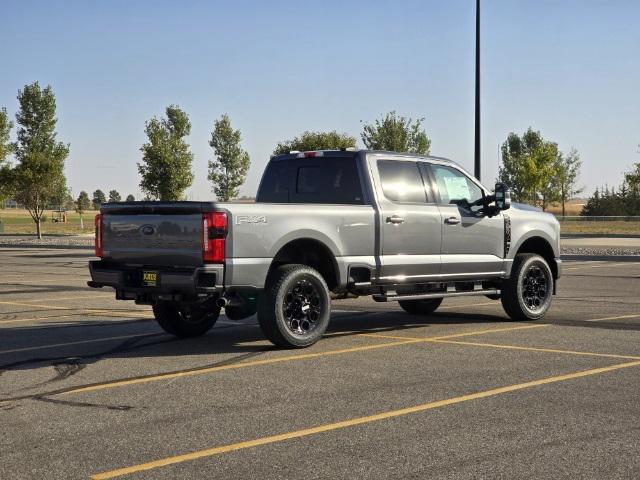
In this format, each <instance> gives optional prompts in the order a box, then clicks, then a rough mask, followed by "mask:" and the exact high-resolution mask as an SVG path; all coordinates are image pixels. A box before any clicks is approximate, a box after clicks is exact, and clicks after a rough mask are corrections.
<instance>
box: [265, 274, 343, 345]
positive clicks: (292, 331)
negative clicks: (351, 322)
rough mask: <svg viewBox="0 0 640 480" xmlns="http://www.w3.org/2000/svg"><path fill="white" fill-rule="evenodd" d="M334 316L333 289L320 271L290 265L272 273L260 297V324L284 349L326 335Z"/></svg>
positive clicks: (312, 341)
mask: <svg viewBox="0 0 640 480" xmlns="http://www.w3.org/2000/svg"><path fill="white" fill-rule="evenodd" d="M296 289H297V290H296ZM305 309H306V310H305ZM330 317H331V298H330V294H329V288H328V287H327V284H326V282H325V281H324V279H323V278H322V275H320V273H318V271H317V270H314V269H313V268H311V267H308V266H306V265H298V264H290V265H283V266H281V267H277V268H276V269H274V270H273V271H272V272H271V273H270V274H269V275H268V277H267V282H266V285H265V289H264V292H263V294H262V295H260V298H259V300H258V323H259V324H260V328H261V329H262V332H263V333H264V335H265V336H266V337H267V338H268V339H269V341H270V342H271V343H273V344H274V345H277V346H278V347H282V348H304V347H308V346H310V345H313V344H314V343H316V342H317V341H318V340H320V338H322V335H323V334H324V332H325V331H326V329H327V326H328V325H329V319H330Z"/></svg>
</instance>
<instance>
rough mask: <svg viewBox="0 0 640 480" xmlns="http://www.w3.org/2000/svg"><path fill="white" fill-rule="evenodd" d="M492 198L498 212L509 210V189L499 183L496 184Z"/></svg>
mask: <svg viewBox="0 0 640 480" xmlns="http://www.w3.org/2000/svg"><path fill="white" fill-rule="evenodd" d="M494 196H495V199H496V200H495V201H496V208H497V209H498V210H509V207H511V192H509V187H507V186H506V185H505V184H504V183H501V182H498V183H496V188H495V193H494Z"/></svg>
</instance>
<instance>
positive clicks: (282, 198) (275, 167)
mask: <svg viewBox="0 0 640 480" xmlns="http://www.w3.org/2000/svg"><path fill="white" fill-rule="evenodd" d="M257 201H258V202H270V203H324V204H343V205H345V204H346V205H362V204H363V203H364V198H363V194H362V185H361V183H360V176H359V175H358V168H357V165H356V159H355V158H354V157H316V158H300V159H290V160H281V161H275V162H271V163H270V164H269V166H268V167H267V170H266V172H265V174H264V178H263V179H262V183H261V185H260V191H259V192H258V198H257Z"/></svg>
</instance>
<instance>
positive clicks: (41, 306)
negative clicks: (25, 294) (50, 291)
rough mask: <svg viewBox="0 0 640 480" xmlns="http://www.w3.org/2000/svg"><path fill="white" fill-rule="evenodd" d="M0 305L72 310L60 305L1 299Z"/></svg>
mask: <svg viewBox="0 0 640 480" xmlns="http://www.w3.org/2000/svg"><path fill="white" fill-rule="evenodd" d="M0 305H13V306H17V307H35V308H51V309H53V310H72V309H70V308H69V307H60V306H58V305H34V304H33V303H24V302H7V301H2V302H0Z"/></svg>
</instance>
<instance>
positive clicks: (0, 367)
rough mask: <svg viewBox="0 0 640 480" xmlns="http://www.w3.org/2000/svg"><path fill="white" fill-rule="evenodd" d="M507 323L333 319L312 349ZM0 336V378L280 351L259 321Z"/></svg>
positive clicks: (105, 324)
mask: <svg viewBox="0 0 640 480" xmlns="http://www.w3.org/2000/svg"><path fill="white" fill-rule="evenodd" d="M221 318H222V319H224V317H221ZM503 320H504V317H499V316H496V315H480V314H467V313H466V314H458V313H454V312H447V313H436V314H433V315H430V316H425V317H423V316H417V315H409V314H406V313H403V312H395V311H392V312H357V313H354V314H351V313H347V314H335V315H334V316H333V318H332V320H331V323H330V325H329V329H328V331H327V336H325V337H324V338H323V339H322V340H321V341H320V342H319V343H318V344H317V346H316V347H314V348H325V347H328V348H331V343H332V340H333V339H336V338H345V337H355V336H358V335H360V334H363V333H385V332H387V333H389V332H393V333H394V334H400V335H401V334H402V333H403V332H410V331H412V330H414V329H417V328H420V329H424V328H425V327H428V326H429V325H460V324H484V323H495V322H501V321H503ZM0 335H1V337H0V339H1V340H2V341H1V345H2V346H1V347H0V375H2V373H3V372H5V371H7V370H30V369H39V368H43V367H47V366H52V365H56V364H60V363H64V362H72V363H74V364H80V363H81V364H82V365H84V366H85V367H86V366H87V365H90V364H93V363H97V362H100V361H102V360H107V359H112V358H128V359H134V358H136V357H139V358H148V357H195V356H207V355H214V356H218V355H238V356H240V357H244V356H246V355H252V354H262V353H265V352H269V351H277V350H281V349H279V348H278V347H275V346H273V345H271V344H270V343H269V342H268V341H267V340H266V339H265V337H264V336H263V334H262V332H261V330H260V328H259V325H258V323H257V321H256V319H255V317H251V318H249V319H246V320H243V321H240V322H231V321H228V320H226V319H224V320H223V321H222V322H220V323H218V324H217V325H216V326H215V327H214V328H213V329H212V330H211V331H210V332H209V333H208V334H207V335H204V336H202V337H197V338H188V339H178V338H175V337H173V336H170V335H168V334H166V333H164V332H163V331H162V330H161V329H160V327H159V326H158V325H157V324H156V323H155V321H154V320H153V319H131V320H117V321H116V320H113V321H104V320H99V321H98V320H97V321H92V320H72V321H62V320H59V321H55V322H54V321H48V322H47V323H46V324H44V325H42V324H41V325H36V326H19V327H15V328H14V327H4V328H2V330H1V333H0ZM421 335H424V332H421ZM294 351H295V350H292V351H291V352H294ZM83 368H84V367H83ZM0 398H1V397H0Z"/></svg>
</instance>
